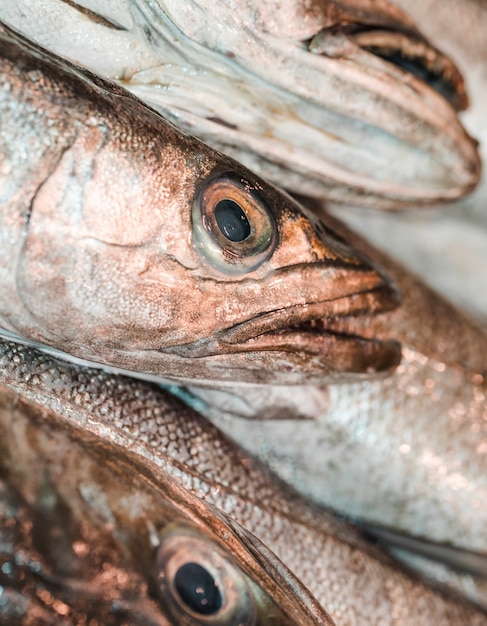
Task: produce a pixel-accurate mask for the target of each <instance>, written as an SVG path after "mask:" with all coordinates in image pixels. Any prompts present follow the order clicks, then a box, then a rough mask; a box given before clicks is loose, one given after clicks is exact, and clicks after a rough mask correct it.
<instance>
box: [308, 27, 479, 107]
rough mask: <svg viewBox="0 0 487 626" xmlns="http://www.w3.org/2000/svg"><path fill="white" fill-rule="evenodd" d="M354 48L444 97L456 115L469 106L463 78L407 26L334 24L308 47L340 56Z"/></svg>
mask: <svg viewBox="0 0 487 626" xmlns="http://www.w3.org/2000/svg"><path fill="white" fill-rule="evenodd" d="M354 47H355V48H356V49H357V50H358V49H360V50H364V51H367V52H369V53H371V54H373V55H375V56H376V57H379V58H380V59H383V60H384V61H386V62H388V63H390V64H391V65H392V66H394V67H395V68H399V69H400V70H401V71H403V72H407V73H409V74H410V75H411V76H414V77H415V78H417V79H419V80H420V81H422V82H423V83H425V84H427V85H428V86H429V87H431V88H432V89H434V90H435V91H437V92H438V93H439V94H440V95H441V96H443V97H444V98H445V99H446V100H447V101H448V102H449V103H450V104H451V106H452V107H453V108H454V109H455V110H456V111H463V110H464V109H466V108H467V107H468V105H469V102H468V96H467V93H466V90H465V84H464V80H463V77H462V75H461V73H460V71H459V69H458V68H457V67H456V65H455V64H454V63H453V61H452V60H451V59H450V58H448V57H447V56H446V55H444V54H443V53H442V52H441V51H440V50H438V49H437V48H435V47H434V46H432V45H431V44H430V43H429V42H428V41H427V39H426V38H425V37H423V36H422V35H421V33H419V31H417V30H416V29H414V28H412V27H408V26H407V25H406V24H394V25H388V24H387V23H386V24H384V23H381V22H380V20H378V21H377V23H374V21H373V20H371V22H370V23H367V22H365V23H364V22H362V23H358V22H353V21H351V22H349V21H344V22H343V23H337V24H333V25H331V26H329V27H326V28H324V29H322V30H320V31H319V32H318V33H317V34H316V35H314V36H313V37H312V38H311V39H310V40H309V43H308V48H309V50H310V52H313V53H316V54H328V55H330V56H335V55H339V54H341V53H343V52H345V53H348V54H350V53H352V52H353V49H354Z"/></svg>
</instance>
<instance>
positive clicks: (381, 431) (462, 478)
mask: <svg viewBox="0 0 487 626" xmlns="http://www.w3.org/2000/svg"><path fill="white" fill-rule="evenodd" d="M334 226H335V228H339V224H338V223H336V224H335V225H334ZM341 228H342V229H343V230H342V234H343V235H344V236H347V238H348V240H350V241H352V242H353V244H354V245H355V246H356V247H361V249H362V250H363V251H364V252H365V251H366V252H367V254H369V255H373V256H372V258H375V260H376V261H377V262H380V263H382V264H384V265H385V266H386V267H387V268H388V270H389V271H390V272H391V275H392V276H393V277H394V280H395V281H396V282H397V284H398V285H399V286H400V289H401V291H402V293H403V302H402V305H401V307H400V308H399V309H398V310H397V311H396V312H391V313H389V314H384V315H378V316H376V317H375V318H374V319H373V320H371V322H370V324H371V327H370V328H369V332H371V333H372V334H374V336H379V337H381V338H382V339H385V338H386V337H387V336H388V335H389V334H390V333H391V332H393V333H394V335H395V336H396V337H399V338H400V341H401V342H402V346H403V348H402V352H403V357H402V363H401V365H400V366H399V367H398V368H397V370H396V371H395V372H394V374H393V375H392V376H391V377H389V378H387V379H385V380H382V381H376V382H374V381H363V382H361V383H357V384H347V385H327V386H321V387H320V386H318V385H307V386H302V387H301V386H298V387H294V388H292V390H291V389H289V388H287V387H281V386H276V387H272V388H270V389H269V390H266V391H265V393H263V391H262V390H261V389H258V388H256V389H254V390H252V389H246V391H245V394H240V396H241V397H240V396H239V394H238V393H237V392H236V391H235V390H234V393H233V394H230V393H225V392H219V393H217V392H214V391H213V392H207V391H205V390H198V389H193V390H192V391H193V393H194V394H197V395H198V396H199V397H200V398H202V399H206V401H207V405H206V406H205V405H201V408H202V410H203V411H204V412H205V414H206V415H208V416H211V418H212V419H213V420H214V421H215V422H216V423H217V425H218V426H219V427H221V428H222V429H223V430H224V431H226V432H228V433H230V434H231V436H232V437H234V438H235V439H236V440H237V441H241V442H242V445H243V446H244V447H245V448H246V449H247V450H249V451H251V452H253V453H255V454H257V455H258V456H259V457H260V458H261V459H263V460H264V461H266V462H267V463H269V465H270V466H271V467H272V469H273V470H274V471H276V472H277V473H278V474H280V475H281V476H283V477H284V478H285V479H286V480H287V481H288V482H290V483H292V484H293V485H294V486H295V487H297V488H298V489H299V490H300V491H301V492H303V493H305V494H307V495H308V496H310V497H311V498H313V499H314V500H315V501H317V502H319V503H321V504H324V505H327V506H332V507H333V508H335V509H337V510H340V511H341V512H343V513H344V514H347V515H349V516H352V517H354V518H360V519H363V520H366V521H367V522H368V523H371V524H382V525H386V526H390V527H393V528H395V529H399V530H402V532H405V533H409V534H412V535H415V536H417V537H418V538H423V539H427V540H429V541H434V542H444V543H447V544H449V545H452V546H457V547H459V548H463V549H466V550H469V551H473V552H478V553H480V554H482V555H483V559H484V563H485V564H484V572H485V573H486V574H487V536H486V534H485V528H486V525H487V401H486V398H487V361H486V354H487V336H486V334H485V333H484V332H483V331H482V330H480V329H479V328H477V327H476V326H475V325H474V324H472V323H471V322H469V320H468V319H467V318H465V317H464V316H463V315H462V314H461V313H459V312H458V311H457V310H456V309H455V308H454V307H453V306H451V305H449V304H448V303H447V302H445V301H444V300H442V299H441V298H440V297H439V296H438V295H437V294H435V293H434V292H433V291H431V290H430V289H428V287H427V286H426V285H424V284H423V283H422V282H421V281H420V280H419V279H416V278H414V277H413V276H412V275H411V274H410V273H409V272H407V271H406V270H404V269H403V268H401V266H399V265H398V264H395V263H394V262H393V261H392V260H391V259H388V258H387V257H386V256H385V255H384V254H381V253H379V252H377V251H374V250H373V248H372V246H370V245H368V244H366V243H365V242H364V241H362V242H361V241H360V238H359V237H357V236H356V237H355V239H354V238H353V235H352V233H351V232H350V231H348V230H346V229H345V227H343V226H342V227H341ZM237 396H238V397H237ZM232 414H233V416H232ZM235 414H239V415H245V416H246V417H247V418H273V419H267V421H266V420H265V419H264V420H262V421H261V420H256V421H255V422H252V426H251V427H249V423H248V420H246V419H242V418H241V417H235ZM298 417H299V418H304V419H302V420H301V421H299V422H296V421H295V419H296V418H298Z"/></svg>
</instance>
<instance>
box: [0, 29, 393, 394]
mask: <svg viewBox="0 0 487 626" xmlns="http://www.w3.org/2000/svg"><path fill="white" fill-rule="evenodd" d="M0 57H1V58H0V63H1V65H0V73H1V76H0V119H1V126H0V285H1V292H0V327H1V328H2V329H3V330H2V334H4V335H6V336H17V338H19V337H20V338H22V339H24V340H27V341H31V342H33V343H35V344H36V345H37V344H48V345H49V346H50V347H51V348H52V349H54V350H55V351H58V352H63V353H68V354H69V355H72V356H73V357H76V358H77V359H79V360H82V361H85V362H86V361H89V362H95V363H101V364H105V365H108V366H113V367H115V368H117V369H119V370H128V371H133V372H140V371H143V372H144V374H147V375H150V376H152V377H155V378H156V377H163V378H165V379H177V380H179V381H186V382H189V381H193V382H195V381H198V382H199V383H201V384H204V383H205V382H207V381H213V382H214V381H218V383H219V384H225V383H227V384H232V385H233V384H235V382H240V383H242V382H259V383H269V382H271V381H284V380H285V381H288V382H290V383H296V382H300V381H302V380H303V377H306V379H308V378H309V379H316V380H332V379H335V378H336V377H339V378H340V379H341V378H348V376H350V377H351V378H352V379H353V378H356V377H357V376H358V377H361V376H363V375H366V376H369V375H371V374H372V373H373V372H387V371H388V370H391V369H393V368H394V367H395V366H396V365H397V363H398V361H399V358H400V349H399V346H398V344H397V343H396V342H394V341H392V342H387V343H381V342H376V341H374V340H368V339H367V340H362V339H361V338H360V336H359V334H357V332H356V329H355V327H354V331H353V334H352V335H348V334H347V333H346V331H344V330H343V329H341V330H340V333H339V334H337V333H335V332H334V325H335V324H336V320H338V319H341V318H342V317H343V316H344V315H345V316H347V318H349V319H352V318H353V317H355V316H364V318H367V317H368V315H369V314H371V313H374V312H376V311H379V310H383V309H389V308H391V307H392V308H393V307H394V306H396V305H397V303H398V294H397V291H396V290H395V288H394V286H393V285H391V284H390V283H389V281H388V279H387V278H386V277H384V276H383V275H382V274H381V273H380V272H379V271H378V270H377V269H375V268H374V267H372V266H371V265H370V264H369V263H368V262H367V261H366V260H365V259H364V258H362V256H361V255H357V254H355V252H354V251H353V250H352V249H351V248H350V247H349V246H348V245H347V244H346V242H344V241H343V240H342V239H341V238H336V237H335V236H334V234H333V233H332V232H331V231H330V230H329V229H328V228H327V227H326V225H324V224H323V223H321V222H320V221H318V220H317V219H316V218H314V217H313V216H311V214H309V215H308V216H306V215H304V214H303V212H302V211H301V209H300V207H299V206H298V205H297V204H296V203H295V202H294V201H292V200H291V199H290V198H289V197H288V196H286V195H285V194H282V193H279V192H278V191H277V190H276V189H274V188H273V187H271V186H270V185H268V184H266V183H265V182H264V181H263V180H261V179H259V178H257V177H256V176H254V175H253V174H251V173H250V172H249V171H247V170H246V169H245V168H243V167H242V166H240V165H239V164H237V163H236V162H235V161H232V160H231V159H229V158H227V157H225V156H223V155H221V154H219V153H217V152H215V151H214V150H212V149H210V148H208V147H207V146H205V145H204V144H202V143H201V142H199V141H198V140H196V139H193V138H191V137H189V136H187V135H185V134H183V133H182V132H180V131H179V130H177V129H176V128H174V127H173V126H172V125H170V124H168V123H167V122H166V121H165V120H164V119H162V118H161V117H160V116H159V115H158V114H156V113H155V112H154V111H152V110H151V109H149V108H147V107H146V106H144V105H143V104H142V103H141V102H139V101H138V100H136V99H135V98H133V97H132V96H130V94H128V93H127V92H126V91H124V90H122V89H120V88H118V87H116V86H114V85H113V84H110V83H106V82H104V81H103V80H102V79H100V78H97V77H95V76H93V75H91V74H89V73H87V72H84V71H83V70H81V69H80V68H77V67H74V66H72V65H70V64H66V63H65V62H63V61H62V60H60V59H58V58H56V57H53V56H50V55H48V54H47V53H46V52H45V51H43V50H42V49H41V48H39V47H38V46H36V45H35V44H31V43H30V42H28V41H26V40H24V39H22V38H21V37H20V36H17V35H15V34H14V33H12V32H11V31H9V30H8V29H7V28H6V27H5V28H3V30H2V32H1V35H0ZM303 277H305V280H303ZM343 323H344V324H345V325H346V322H345V321H344V322H343ZM328 324H329V325H330V327H329V328H328ZM353 325H354V322H353Z"/></svg>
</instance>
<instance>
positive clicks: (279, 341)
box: [165, 283, 401, 380]
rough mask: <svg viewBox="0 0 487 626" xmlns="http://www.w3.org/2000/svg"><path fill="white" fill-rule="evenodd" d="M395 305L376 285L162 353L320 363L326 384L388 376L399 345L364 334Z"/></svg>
mask: <svg viewBox="0 0 487 626" xmlns="http://www.w3.org/2000/svg"><path fill="white" fill-rule="evenodd" d="M399 302H400V295H399V293H398V291H397V290H396V289H395V288H394V287H392V286H391V285H390V284H388V283H387V284H380V285H379V286H377V287H374V288H370V289H366V290H363V291H361V292H358V293H355V294H353V295H345V296H341V297H337V298H334V299H329V300H326V301H321V302H314V303H310V304H303V305H293V306H290V307H285V308H282V309H277V310H274V311H268V312H266V313H263V314H261V315H258V316H255V317H253V318H251V319H248V320H245V321H244V322H241V323H240V324H238V325H236V326H234V327H232V328H229V329H225V330H223V331H220V333H218V335H216V336H215V337H214V338H212V339H211V340H208V341H199V342H195V343H193V344H185V345H184V346H181V345H180V346H174V347H173V348H170V349H169V350H165V352H172V353H176V354H178V355H179V356H192V357H202V358H207V357H219V356H225V355H232V354H242V355H244V354H254V353H260V354H262V353H266V352H267V353H272V352H273V353H280V354H283V353H287V354H288V355H289V357H290V358H295V359H296V360H297V361H299V362H301V363H302V367H303V369H304V370H307V369H308V366H309V365H310V363H311V361H319V362H322V363H323V365H322V367H323V369H326V370H327V371H328V374H327V376H328V377H329V378H331V377H333V372H336V373H340V377H341V378H340V379H341V380H344V379H345V378H346V375H347V374H350V375H352V377H354V376H356V375H357V374H367V375H370V374H373V373H381V372H390V371H393V370H394V369H395V368H396V367H397V365H399V362H400V360H401V347H400V344H399V343H398V342H396V341H394V340H389V339H386V340H382V339H379V338H377V337H375V336H374V335H373V331H372V332H371V331H370V330H369V332H367V330H366V329H367V326H368V321H370V317H371V315H375V314H380V313H384V312H386V311H390V310H393V309H395V308H396V307H397V306H398V304H399ZM362 329H363V334H362V333H361V330H362ZM367 335H369V336H367ZM291 355H293V357H291ZM320 368H321V366H318V368H317V369H320ZM313 369H316V367H315V366H314V365H313ZM330 372H331V374H330Z"/></svg>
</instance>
